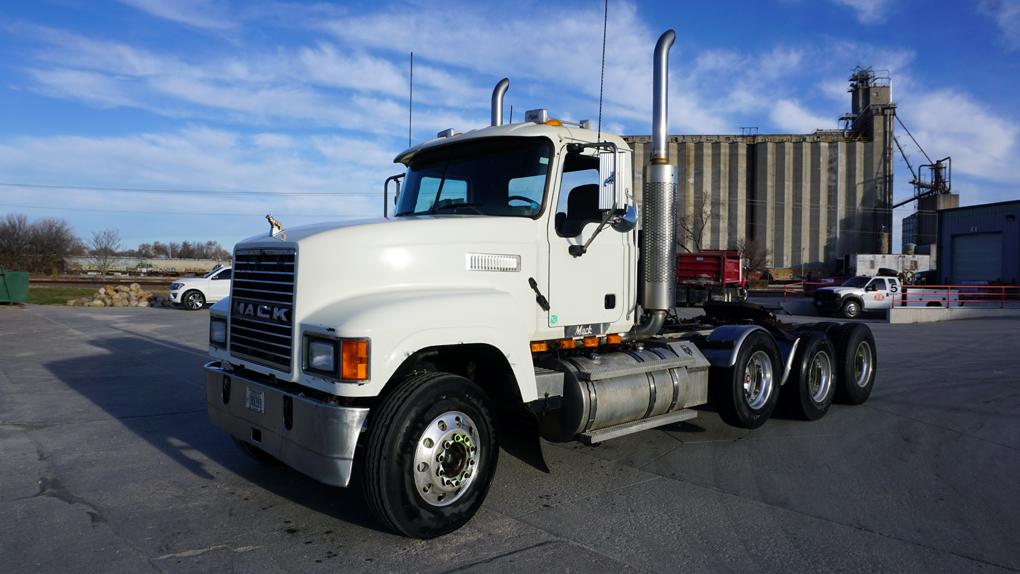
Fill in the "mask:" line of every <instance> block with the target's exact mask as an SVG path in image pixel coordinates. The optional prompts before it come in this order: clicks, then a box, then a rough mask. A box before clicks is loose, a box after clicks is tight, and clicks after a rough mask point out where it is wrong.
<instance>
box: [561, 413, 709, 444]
mask: <svg viewBox="0 0 1020 574" xmlns="http://www.w3.org/2000/svg"><path fill="white" fill-rule="evenodd" d="M697 416H698V411H695V410H692V409H682V410H679V411H674V412H671V413H666V414H664V415H659V416H657V417H651V418H647V419H641V420H638V421H633V422H629V423H623V424H622V425H616V426H611V427H608V428H604V429H599V430H595V431H588V432H586V433H581V434H579V435H577V438H578V440H580V441H581V442H582V443H584V444H586V445H593V444H598V443H600V442H605V441H607V440H609V439H613V438H619V437H621V436H625V435H629V434H632V433H636V432H641V431H643V430H648V429H653V428H656V427H661V426H665V425H668V424H672V423H678V422H682V421H688V420H691V419H693V418H695V417H697Z"/></svg>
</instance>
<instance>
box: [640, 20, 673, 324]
mask: <svg viewBox="0 0 1020 574" xmlns="http://www.w3.org/2000/svg"><path fill="white" fill-rule="evenodd" d="M674 40H676V33H675V32H674V31H673V30H667V31H666V32H664V33H663V34H662V36H660V37H659V41H658V42H657V43H656V44H655V56H654V75H653V85H652V153H651V157H650V158H649V163H648V165H646V166H645V175H644V179H645V187H644V190H643V204H644V205H643V206H642V207H643V209H642V212H643V215H642V221H641V223H642V229H643V233H642V236H641V261H642V268H641V270H640V273H641V278H642V280H643V282H644V287H643V290H642V293H641V307H642V308H643V309H644V310H645V311H649V312H650V315H649V318H648V319H647V321H646V322H644V323H642V324H640V325H637V326H635V327H634V329H633V330H632V331H631V335H633V336H635V337H652V336H654V335H656V334H657V333H658V332H659V330H660V329H661V328H662V324H663V322H664V321H665V318H666V313H667V312H668V311H669V310H670V309H671V308H673V306H674V305H675V303H676V170H675V169H674V167H673V166H672V165H671V164H670V163H669V156H668V153H667V148H666V130H667V129H668V120H669V115H668V111H667V99H668V95H669V90H668V84H669V50H670V48H672V47H673V42H674Z"/></svg>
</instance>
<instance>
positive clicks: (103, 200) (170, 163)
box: [0, 126, 396, 216]
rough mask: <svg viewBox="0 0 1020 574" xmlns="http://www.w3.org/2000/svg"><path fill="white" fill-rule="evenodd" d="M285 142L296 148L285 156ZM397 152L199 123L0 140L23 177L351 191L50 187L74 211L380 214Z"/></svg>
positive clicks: (379, 145) (13, 174)
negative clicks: (205, 192) (266, 209)
mask: <svg viewBox="0 0 1020 574" xmlns="http://www.w3.org/2000/svg"><path fill="white" fill-rule="evenodd" d="M267 144H269V145H267ZM280 146H284V147H286V149H287V153H281V151H280ZM393 149H396V147H394V148H393ZM394 155H395V152H393V151H390V146H389V144H387V143H385V142H376V141H373V140H369V139H365V138H361V139H358V140H343V139H335V138H328V137H327V138H309V139H307V140H305V141H299V140H294V139H292V138H289V137H280V136H279V135H277V134H265V133H261V134H256V135H252V136H247V135H245V134H243V133H239V132H234V131H228V130H221V129H215V128H210V127H206V126H191V127H187V128H183V129H180V130H177V131H173V132H154V133H144V134H135V135H127V136H116V137H84V136H73V135H66V136H47V137H18V138H11V139H7V140H5V141H0V171H3V173H5V174H6V176H5V177H7V178H8V179H9V180H13V181H18V182H29V183H46V184H58V185H59V184H62V183H67V182H70V183H73V184H77V185H87V186H101V187H132V188H150V189H214V190H224V191H258V192H274V193H276V192H310V193H322V192H328V193H337V192H339V193H344V194H350V195H344V196H326V197H320V198H317V197H308V196H297V197H282V196H278V195H264V196H257V195H256V196H251V195H246V196H240V197H236V196H229V195H228V196H215V195H209V196H202V197H201V201H200V203H199V204H196V203H194V199H196V196H193V195H177V194H173V193H167V194H158V195H151V194H123V193H116V192H79V191H75V192H56V191H55V192H47V193H49V194H51V195H54V194H56V193H61V194H62V195H60V201H57V202H52V203H58V204H60V205H64V206H67V207H76V206H81V207H90V208H110V209H144V208H150V209H151V208H152V207H153V206H162V207H165V208H166V209H167V210H168V211H174V210H184V211H187V209H185V208H187V207H190V208H196V207H198V208H200V209H201V210H202V211H213V212H215V211H217V210H224V211H225V212H229V211H230V210H233V211H243V212H247V211H251V206H252V205H253V204H256V205H260V206H261V205H265V206H270V207H272V208H273V209H275V210H278V211H281V212H294V213H299V212H303V213H320V212H321V213H322V214H323V216H328V215H330V214H336V215H353V216H366V215H375V214H376V213H377V211H378V208H379V206H378V203H379V201H378V199H377V197H375V196H376V192H377V190H378V189H379V186H380V185H381V183H382V181H383V179H384V178H385V177H386V176H388V175H390V174H391V172H392V171H393V169H394V168H393V165H392V163H391V162H392V159H393V156H394ZM36 194H38V190H30V189H27V188H26V189H25V190H24V191H23V192H22V193H21V194H20V195H16V194H12V192H11V191H10V190H6V189H5V190H4V200H5V201H7V200H12V199H13V200H15V201H18V202H23V203H30V202H31V201H30V200H33V199H36V198H35V197H33V196H34V195H36Z"/></svg>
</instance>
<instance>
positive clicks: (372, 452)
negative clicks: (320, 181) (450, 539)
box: [205, 31, 876, 538]
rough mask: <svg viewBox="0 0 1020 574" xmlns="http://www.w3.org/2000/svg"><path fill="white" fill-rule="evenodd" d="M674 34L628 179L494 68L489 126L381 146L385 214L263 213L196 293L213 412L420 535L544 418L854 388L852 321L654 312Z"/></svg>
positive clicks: (275, 454)
mask: <svg viewBox="0 0 1020 574" xmlns="http://www.w3.org/2000/svg"><path fill="white" fill-rule="evenodd" d="M673 38H674V35H673V32H672V31H669V32H667V33H665V34H663V36H662V37H661V38H660V39H659V42H658V44H657V45H656V48H655V56H654V58H653V60H654V62H655V85H654V89H653V108H654V109H655V110H656V112H655V118H654V122H653V128H654V133H655V136H654V137H653V142H654V145H653V152H652V154H651V155H650V157H649V162H648V164H647V165H646V167H645V170H644V174H643V177H642V178H641V179H642V181H643V190H642V193H641V196H640V198H639V197H637V195H636V193H635V189H634V186H635V185H636V184H635V183H634V182H635V181H636V178H635V177H634V174H632V173H631V171H630V170H631V168H630V166H631V165H632V159H633V158H632V154H633V152H632V150H631V148H630V147H629V146H628V145H627V144H626V143H625V142H624V141H623V140H622V139H621V138H620V137H618V136H616V135H607V134H605V133H600V132H599V131H596V130H591V129H588V126H587V124H586V123H584V122H580V123H577V124H572V123H570V122H566V121H563V120H558V119H555V118H550V117H549V114H548V112H546V111H545V110H532V111H530V112H528V113H527V114H526V116H525V121H524V122H523V123H519V124H506V123H504V122H503V121H502V97H503V93H504V92H505V91H506V89H507V86H508V81H507V80H505V79H504V80H503V81H501V82H500V83H499V84H497V86H496V89H495V90H494V91H493V98H492V121H491V125H490V126H488V127H485V128H481V129H477V130H472V131H469V132H466V133H463V134H457V133H454V132H452V131H447V132H443V133H441V134H439V135H438V137H437V138H435V139H433V140H430V141H428V142H425V143H422V144H419V145H417V146H414V147H412V148H410V149H407V150H404V151H403V152H401V153H399V154H398V155H397V156H396V158H395V161H396V163H398V164H400V165H401V166H402V168H403V170H404V172H403V173H402V174H401V175H399V176H394V177H391V178H390V179H389V180H387V183H386V185H385V186H384V206H385V208H384V218H381V219H373V220H365V221H354V222H346V223H340V224H320V225H312V226H305V227H298V228H286V227H284V226H282V225H280V224H279V222H277V221H276V220H275V219H274V218H272V217H271V216H267V219H269V221H270V224H271V227H270V231H269V233H268V234H262V235H258V236H255V237H252V238H249V239H247V240H244V241H242V242H240V243H238V244H237V246H236V247H235V249H234V270H233V281H232V287H231V293H230V297H228V298H226V299H224V300H222V301H220V302H219V303H217V304H216V305H214V306H213V308H212V309H211V311H210V328H209V352H210V355H211V357H212V359H213V361H212V362H210V363H209V364H207V365H206V368H205V371H206V398H207V403H208V406H209V416H210V418H211V419H212V421H213V422H214V423H215V424H216V425H217V426H219V427H220V428H222V429H223V430H225V431H226V432H227V433H228V434H229V435H230V436H231V437H232V438H233V440H234V441H235V443H236V444H237V445H238V447H240V448H241V449H242V450H243V451H244V452H246V453H247V454H249V455H250V456H252V457H253V458H255V459H258V460H280V461H283V462H284V463H286V464H287V465H289V466H291V467H293V468H294V469H296V470H298V471H300V472H302V473H304V474H307V475H309V476H312V477H313V478H315V479H317V480H319V481H321V482H324V483H327V484H332V485H336V486H347V485H348V484H349V483H350V481H351V480H352V476H353V475H354V474H355V473H356V472H359V473H360V475H359V476H360V480H361V482H362V484H363V486H364V490H365V494H366V498H367V501H368V504H369V507H370V508H371V509H372V511H373V513H374V514H375V516H376V517H377V518H378V519H379V520H380V521H381V522H382V523H383V524H385V525H386V526H388V527H389V528H391V529H393V530H395V531H398V532H401V533H403V534H406V535H409V536H414V537H420V538H429V537H433V536H438V535H441V534H444V533H447V532H450V531H452V530H454V529H457V528H460V527H461V526H463V525H464V524H466V523H467V521H468V520H470V518H471V516H473V514H474V513H475V512H476V511H477V510H478V508H479V507H480V505H481V504H482V502H483V501H484V498H485V495H486V493H487V491H488V487H489V483H490V481H491V479H492V477H493V475H494V471H495V468H496V464H497V462H498V456H499V452H500V448H501V447H502V448H504V449H506V451H507V452H510V453H511V454H513V455H514V456H518V457H520V458H521V459H523V460H525V461H527V462H529V463H530V464H532V465H533V466H535V467H536V468H538V469H540V470H545V471H548V470H549V469H548V467H547V465H546V463H545V461H544V458H543V457H542V452H541V449H542V447H541V441H542V440H546V441H556V442H565V441H580V442H582V443H585V444H596V443H599V442H603V441H606V440H611V439H614V438H616V437H619V436H624V435H626V434H630V433H634V432H639V431H642V430H646V429H650V428H655V427H659V426H663V425H667V424H671V423H675V422H679V421H683V420H689V419H691V418H694V417H695V416H697V414H698V413H697V411H695V410H693V408H694V407H696V406H698V405H702V404H705V403H706V402H708V401H709V400H710V399H711V400H712V401H713V402H714V403H715V404H717V405H718V406H719V411H720V414H721V415H722V417H723V418H724V419H725V420H726V421H727V422H729V423H731V424H734V425H736V426H741V427H744V428H755V427H758V426H761V425H762V424H764V423H765V422H766V421H767V420H768V418H769V416H770V415H771V413H772V412H773V410H774V409H775V408H776V405H777V404H778V403H779V400H780V388H781V387H782V388H783V389H784V390H783V396H784V397H785V399H784V400H786V401H788V402H789V403H790V408H791V410H792V412H796V413H799V414H800V416H802V417H803V418H806V419H809V420H814V419H818V418H821V417H822V416H824V414H825V413H826V412H827V410H828V408H829V405H830V404H831V403H832V400H833V398H834V397H835V396H836V394H837V392H839V393H841V394H842V395H844V396H845V397H846V398H847V400H848V401H849V402H857V403H859V402H863V401H864V400H866V399H867V397H868V395H869V394H870V392H871V388H872V385H873V384H874V378H875V373H876V364H875V361H874V358H875V356H876V355H875V353H874V339H873V338H872V337H871V334H870V331H868V330H867V327H865V326H863V325H851V326H849V327H848V328H845V329H844V328H842V327H839V326H835V325H832V324H829V325H826V324H822V325H819V326H815V328H813V329H812V328H803V329H801V330H794V329H792V328H791V327H788V326H783V325H781V324H780V323H779V322H778V321H777V320H776V318H775V317H774V316H773V315H771V313H769V312H767V311H765V310H764V309H761V308H760V307H756V306H753V305H743V304H716V306H706V315H705V316H704V317H700V318H697V319H692V320H683V321H681V320H680V319H678V318H677V316H676V315H675V313H674V312H673V309H674V306H675V303H676V297H675V293H676V283H677V273H676V265H677V257H676V213H675V205H676V181H675V172H674V168H673V166H672V165H669V162H668V160H667V158H666V154H665V129H666V125H667V124H666V110H665V102H666V84H665V82H666V53H667V52H668V50H669V48H670V46H671V45H672V43H673ZM390 183H395V184H396V185H395V191H396V193H395V194H394V196H393V197H394V201H393V202H391V201H390V197H389V195H388V193H389V184H390ZM639 199H640V201H639ZM391 210H392V215H391ZM639 214H640V222H639ZM639 223H640V228H641V229H640V231H639V229H638V226H639ZM850 357H854V359H851V358H850ZM841 382H842V385H840V383H841Z"/></svg>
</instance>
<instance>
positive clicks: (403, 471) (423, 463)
mask: <svg viewBox="0 0 1020 574" xmlns="http://www.w3.org/2000/svg"><path fill="white" fill-rule="evenodd" d="M498 458H499V445H498V442H497V439H496V426H495V423H494V418H493V410H492V407H491V406H490V402H489V398H488V397H487V396H486V394H485V392H484V391H483V390H482V389H481V388H480V387H479V386H478V385H476V384H475V383H473V382H471V381H469V380H468V379H465V378H463V377H460V376H457V375H452V374H448V373H436V372H432V373H425V374H420V375H414V376H412V377H409V378H407V379H405V380H404V381H402V382H400V383H399V384H398V386H397V388H395V389H394V390H393V391H392V392H391V393H390V394H388V395H387V396H386V397H385V398H384V399H383V401H382V403H381V404H380V406H379V407H378V408H377V409H376V411H375V413H373V416H371V419H370V422H369V429H368V440H367V441H366V449H365V464H364V465H363V469H364V471H363V472H364V476H363V480H364V485H365V495H366V499H367V501H368V506H369V507H370V508H371V509H372V512H373V513H374V514H375V516H376V517H377V518H378V519H379V520H380V521H381V522H382V523H384V524H385V525H386V526H388V527H389V528H391V529H392V530H395V531H397V532H400V533H402V534H404V535H406V536H410V537H414V538H434V537H436V536H441V535H443V534H446V533H448V532H452V531H454V530H456V529H458V528H460V527H461V526H463V525H464V524H466V523H467V522H468V521H469V520H471V517H473V516H474V515H475V512H477V511H478V508H479V507H481V505H482V502H483V501H484V500H485V496H486V494H488V491H489V484H490V482H491V481H492V476H493V474H494V473H495V470H496V463H497V461H498Z"/></svg>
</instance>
